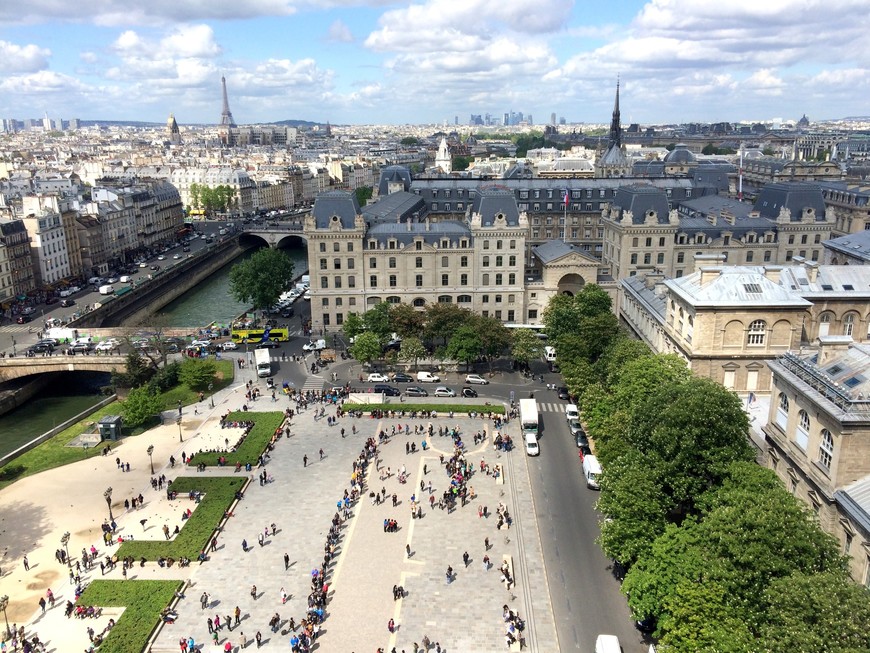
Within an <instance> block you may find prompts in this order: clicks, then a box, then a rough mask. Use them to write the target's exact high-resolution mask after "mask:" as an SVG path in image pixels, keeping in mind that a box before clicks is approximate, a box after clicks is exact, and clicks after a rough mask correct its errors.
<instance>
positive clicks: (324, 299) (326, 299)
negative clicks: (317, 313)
mask: <svg viewBox="0 0 870 653" xmlns="http://www.w3.org/2000/svg"><path fill="white" fill-rule="evenodd" d="M320 305H321V306H329V297H324V298H323V299H322V300H320Z"/></svg>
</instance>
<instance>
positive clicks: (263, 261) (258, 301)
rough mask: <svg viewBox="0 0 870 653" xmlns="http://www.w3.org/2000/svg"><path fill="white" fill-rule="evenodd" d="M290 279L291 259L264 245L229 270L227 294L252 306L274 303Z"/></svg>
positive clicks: (291, 270)
mask: <svg viewBox="0 0 870 653" xmlns="http://www.w3.org/2000/svg"><path fill="white" fill-rule="evenodd" d="M292 279H293V261H292V260H291V259H290V257H288V256H287V255H286V254H285V253H284V252H282V251H281V250H279V249H272V248H271V247H265V248H263V249H261V250H258V251H257V252H255V253H254V255H253V256H251V258H249V259H247V260H246V261H242V262H241V263H236V264H235V265H233V267H232V269H231V270H230V294H232V296H233V297H234V298H235V299H237V300H238V301H240V302H250V303H251V304H253V306H254V308H255V309H266V308H268V307H269V306H272V305H273V304H275V302H277V301H278V298H279V297H280V296H281V293H282V292H283V291H284V289H285V288H287V286H288V284H289V283H290V282H291V280H292Z"/></svg>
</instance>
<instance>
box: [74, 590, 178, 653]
mask: <svg viewBox="0 0 870 653" xmlns="http://www.w3.org/2000/svg"><path fill="white" fill-rule="evenodd" d="M182 584H183V581H180V580H95V581H92V582H91V583H90V584H88V586H87V588H85V591H84V592H83V593H82V595H81V596H80V597H79V600H78V601H77V602H76V604H77V605H94V606H97V607H101V608H124V614H122V615H121V617H120V619H118V620H117V622H116V623H115V627H114V628H112V630H110V631H109V634H108V635H106V639H104V640H103V643H102V644H100V649H99V650H100V653H141V652H142V651H144V650H145V645H146V644H147V643H148V638H149V637H151V633H153V632H154V629H155V627H156V626H157V625H158V624H159V623H160V611H161V610H163V608H165V607H166V606H168V605H169V604H170V603H171V602H172V599H173V598H174V597H175V592H177V591H178V590H179V589H181V586H182Z"/></svg>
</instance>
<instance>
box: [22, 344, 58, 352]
mask: <svg viewBox="0 0 870 653" xmlns="http://www.w3.org/2000/svg"><path fill="white" fill-rule="evenodd" d="M53 349H54V347H52V346H51V345H49V344H48V343H45V342H37V343H36V344H35V345H31V346H30V347H28V348H27V351H28V353H32V354H42V353H43V352H47V351H52V350H53Z"/></svg>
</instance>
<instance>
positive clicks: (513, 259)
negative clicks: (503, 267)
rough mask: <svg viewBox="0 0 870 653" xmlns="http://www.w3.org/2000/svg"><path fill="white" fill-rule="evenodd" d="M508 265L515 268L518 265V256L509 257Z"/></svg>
mask: <svg viewBox="0 0 870 653" xmlns="http://www.w3.org/2000/svg"><path fill="white" fill-rule="evenodd" d="M508 265H509V266H511V267H512V268H515V267H516V266H517V257H516V256H510V257H508Z"/></svg>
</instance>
